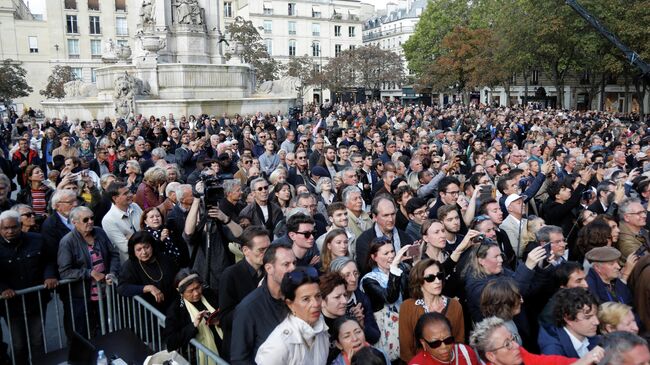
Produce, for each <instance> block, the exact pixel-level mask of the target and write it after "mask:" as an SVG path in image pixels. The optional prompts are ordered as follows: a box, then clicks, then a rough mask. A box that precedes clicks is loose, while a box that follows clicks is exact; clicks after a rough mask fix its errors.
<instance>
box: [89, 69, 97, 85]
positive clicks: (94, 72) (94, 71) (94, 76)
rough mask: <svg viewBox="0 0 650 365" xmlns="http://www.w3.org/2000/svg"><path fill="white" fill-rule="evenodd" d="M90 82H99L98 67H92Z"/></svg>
mask: <svg viewBox="0 0 650 365" xmlns="http://www.w3.org/2000/svg"><path fill="white" fill-rule="evenodd" d="M90 82H92V83H93V84H94V83H96V82H97V69H96V68H91V69H90Z"/></svg>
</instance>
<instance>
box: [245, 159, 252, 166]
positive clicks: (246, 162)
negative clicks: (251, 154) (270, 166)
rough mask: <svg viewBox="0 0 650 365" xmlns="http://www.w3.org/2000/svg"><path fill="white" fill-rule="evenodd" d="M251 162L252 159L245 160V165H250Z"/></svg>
mask: <svg viewBox="0 0 650 365" xmlns="http://www.w3.org/2000/svg"><path fill="white" fill-rule="evenodd" d="M249 163H253V161H252V160H248V161H244V165H248V164H249Z"/></svg>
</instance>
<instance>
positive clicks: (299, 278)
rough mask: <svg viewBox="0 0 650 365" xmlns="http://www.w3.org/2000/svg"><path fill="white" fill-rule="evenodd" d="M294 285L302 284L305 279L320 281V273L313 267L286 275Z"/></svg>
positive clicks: (303, 268)
mask: <svg viewBox="0 0 650 365" xmlns="http://www.w3.org/2000/svg"><path fill="white" fill-rule="evenodd" d="M285 275H286V276H287V277H288V278H289V280H291V283H292V284H293V285H299V284H301V283H302V282H303V281H304V280H305V278H309V279H311V280H313V281H318V271H316V269H315V268H314V267H312V266H307V267H302V268H299V269H296V270H294V271H292V272H288V273H286V274H285Z"/></svg>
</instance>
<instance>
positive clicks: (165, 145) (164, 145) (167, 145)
mask: <svg viewBox="0 0 650 365" xmlns="http://www.w3.org/2000/svg"><path fill="white" fill-rule="evenodd" d="M162 146H163V147H165V148H167V147H171V146H172V145H170V144H163V145H162Z"/></svg>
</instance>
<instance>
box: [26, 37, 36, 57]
mask: <svg viewBox="0 0 650 365" xmlns="http://www.w3.org/2000/svg"><path fill="white" fill-rule="evenodd" d="M27 42H28V43H29V53H38V38H36V37H27Z"/></svg>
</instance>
